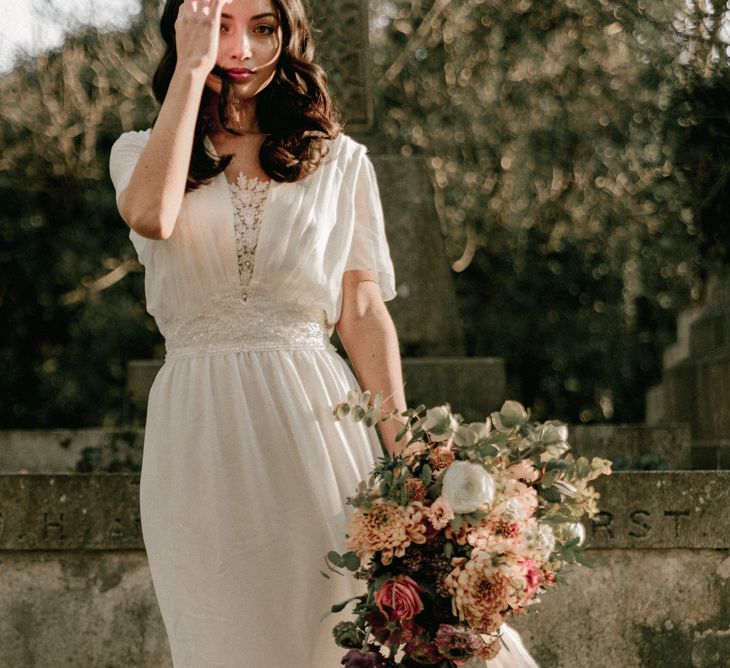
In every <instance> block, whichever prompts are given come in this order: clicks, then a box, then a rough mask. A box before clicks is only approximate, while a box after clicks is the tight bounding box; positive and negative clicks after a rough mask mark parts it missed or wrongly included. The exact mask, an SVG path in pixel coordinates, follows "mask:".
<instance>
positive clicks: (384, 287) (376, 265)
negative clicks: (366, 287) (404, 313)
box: [345, 147, 397, 301]
mask: <svg viewBox="0 0 730 668" xmlns="http://www.w3.org/2000/svg"><path fill="white" fill-rule="evenodd" d="M355 164H356V169H357V174H356V176H355V181H354V184H355V185H354V191H353V200H352V206H353V217H354V228H353V235H352V244H351V246H350V250H349V253H348V255H347V261H346V263H345V271H347V270H348V269H367V270H369V271H372V272H374V273H375V275H376V277H377V279H378V285H379V286H380V294H381V295H382V297H383V301H389V300H391V299H393V298H394V297H395V296H396V294H397V293H396V288H395V271H394V269H393V260H392V258H391V255H390V246H389V244H388V239H387V236H386V234H385V220H384V216H383V205H382V203H381V201H380V191H379V189H378V182H377V178H376V175H375V169H374V167H373V164H372V162H371V161H370V158H369V157H368V155H367V150H366V149H365V148H364V147H363V148H362V149H361V151H360V152H359V156H358V157H357V158H356V163H355Z"/></svg>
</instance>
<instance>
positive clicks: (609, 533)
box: [591, 512, 613, 539]
mask: <svg viewBox="0 0 730 668" xmlns="http://www.w3.org/2000/svg"><path fill="white" fill-rule="evenodd" d="M612 524H613V515H612V514H611V513H607V512H601V513H598V514H597V515H596V516H595V517H594V518H593V519H592V520H591V533H592V534H593V536H594V537H595V536H596V535H597V534H598V533H599V532H601V531H603V532H605V533H604V534H603V536H602V537H603V538H604V539H606V538H608V539H611V538H613V529H612V528H611V525H612Z"/></svg>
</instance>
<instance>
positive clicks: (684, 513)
mask: <svg viewBox="0 0 730 668" xmlns="http://www.w3.org/2000/svg"><path fill="white" fill-rule="evenodd" d="M664 517H673V518H674V537H675V538H679V519H680V518H681V517H689V510H665V511H664Z"/></svg>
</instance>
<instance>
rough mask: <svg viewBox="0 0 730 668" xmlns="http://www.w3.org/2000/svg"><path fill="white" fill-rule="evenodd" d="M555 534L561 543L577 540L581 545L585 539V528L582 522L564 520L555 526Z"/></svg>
mask: <svg viewBox="0 0 730 668" xmlns="http://www.w3.org/2000/svg"><path fill="white" fill-rule="evenodd" d="M555 536H556V537H557V539H558V540H559V541H560V542H561V543H568V542H570V541H571V540H576V539H577V540H578V545H579V546H580V545H583V543H584V542H585V539H586V528H585V526H584V524H583V522H566V523H564V524H558V525H557V526H556V527H555Z"/></svg>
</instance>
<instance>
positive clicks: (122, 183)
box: [109, 129, 155, 264]
mask: <svg viewBox="0 0 730 668" xmlns="http://www.w3.org/2000/svg"><path fill="white" fill-rule="evenodd" d="M151 131H152V130H151V129H147V130H131V131H129V132H123V133H122V134H121V135H119V137H118V138H117V140H116V141H115V142H114V143H113V144H112V148H111V151H110V152H109V176H110V177H111V180H112V183H113V184H114V190H115V191H116V200H117V208H119V196H120V195H121V194H122V193H123V192H124V190H125V189H126V188H127V186H128V185H129V182H130V181H131V179H132V174H133V173H134V168H135V167H136V166H137V162H138V161H139V156H140V154H141V153H142V149H143V148H144V147H145V144H146V143H147V140H148V139H149V136H150V133H151ZM129 239H130V241H131V242H132V244H133V245H134V248H135V250H136V251H137V256H138V257H139V260H140V262H141V263H142V264H146V263H147V259H148V257H149V256H148V251H149V250H150V248H151V247H152V246H153V244H154V243H155V241H153V240H151V239H148V238H147V237H143V236H142V235H141V234H138V233H137V232H135V231H134V230H133V229H132V228H131V227H130V229H129Z"/></svg>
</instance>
